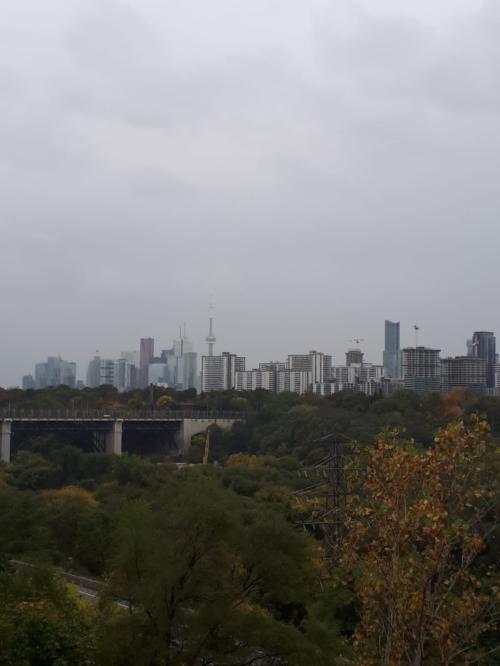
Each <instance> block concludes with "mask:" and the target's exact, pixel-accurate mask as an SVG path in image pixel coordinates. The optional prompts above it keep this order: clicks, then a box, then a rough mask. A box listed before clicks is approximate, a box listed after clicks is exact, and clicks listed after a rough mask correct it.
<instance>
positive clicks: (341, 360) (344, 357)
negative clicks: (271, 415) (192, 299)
mask: <svg viewBox="0 0 500 666" xmlns="http://www.w3.org/2000/svg"><path fill="white" fill-rule="evenodd" d="M214 321H216V317H214V312H213V309H212V308H210V313H209V318H208V322H209V324H208V327H209V330H210V331H212V327H213V328H215V327H216V325H217V324H216V323H214ZM394 328H396V330H397V338H398V342H400V329H401V325H400V322H393V321H391V320H387V319H386V320H385V321H384V335H383V337H384V343H383V346H382V348H381V349H380V350H379V356H380V358H378V356H377V355H375V356H374V357H372V356H370V355H368V354H367V353H366V348H365V346H364V345H365V342H366V341H365V340H364V339H359V338H352V339H350V340H348V344H347V345H346V346H345V348H344V352H343V353H341V354H340V355H336V354H331V353H330V355H329V356H328V358H331V359H332V364H333V366H345V365H346V363H347V365H349V363H350V362H358V359H357V358H354V356H357V355H358V353H361V357H360V358H361V359H362V360H361V362H362V363H363V362H364V363H367V364H369V365H376V366H384V360H385V353H384V346H385V345H386V344H387V340H388V338H387V335H388V331H390V330H392V329H394ZM402 330H403V332H404V322H403V327H402ZM411 330H412V334H413V342H408V343H405V337H404V335H403V336H402V337H401V340H402V342H400V350H401V351H403V349H404V348H414V347H415V342H416V341H417V337H416V333H415V331H416V330H418V335H419V336H420V333H421V327H420V326H417V325H415V324H414V325H412V326H411ZM178 331H179V337H178V338H177V337H174V338H171V340H172V345H173V347H174V348H175V347H176V345H179V344H180V345H181V348H182V341H183V340H186V343H187V344H188V349H187V350H186V351H189V352H194V356H195V357H198V361H197V367H198V371H199V372H200V371H201V369H202V358H203V357H205V356H209V355H210V353H211V351H212V352H213V353H214V355H215V356H219V355H220V354H222V353H225V352H228V353H231V354H234V353H236V355H239V356H242V357H243V358H244V359H245V361H246V365H247V369H250V368H258V367H259V366H260V365H262V364H265V363H268V362H273V359H274V361H276V360H278V361H284V360H286V359H287V358H291V356H293V355H296V354H297V353H299V354H304V353H305V350H306V349H313V346H312V345H305V346H303V347H302V349H301V350H297V349H296V350H294V351H290V349H289V348H288V349H287V348H286V347H283V348H282V349H281V350H280V351H279V352H278V353H277V354H275V355H274V356H272V355H267V356H262V357H259V358H257V359H255V360H254V359H253V358H251V357H250V356H249V355H248V354H246V353H245V350H239V349H238V345H237V344H236V345H230V346H229V347H228V348H224V349H223V348H219V346H218V344H217V339H216V338H215V337H213V338H210V335H209V336H205V338H204V340H203V342H202V343H200V344H201V348H199V347H197V346H196V343H194V344H193V342H194V341H193V339H192V338H191V337H190V336H188V335H187V325H186V323H185V322H184V323H183V325H182V326H180V325H179V326H178ZM214 333H215V331H214ZM389 335H391V333H389ZM476 335H480V336H481V335H485V334H484V332H480V333H479V334H478V333H476V332H475V333H474V336H476ZM486 335H492V336H493V348H494V339H495V332H494V331H493V332H492V333H486ZM471 336H472V333H467V334H466V335H465V336H464V338H463V345H462V349H460V350H459V351H458V352H457V353H456V354H452V353H448V352H447V350H446V347H445V345H440V350H439V351H440V358H441V359H447V358H455V357H456V358H460V357H463V356H465V355H466V354H467V353H469V352H470V353H472V354H473V355H475V354H476V352H475V351H474V350H475V349H476V350H477V349H478V348H479V347H478V343H477V342H476V343H475V344H474V345H471V341H472V340H473V338H472V337H471ZM214 341H215V342H214ZM135 344H136V347H137V348H136V349H135V350H132V351H126V352H124V351H121V352H118V351H116V349H115V351H114V352H112V353H111V354H108V355H106V354H102V353H100V351H99V350H95V353H94V356H93V357H90V358H89V359H87V360H85V361H84V362H83V366H82V367H79V365H78V362H76V367H77V373H76V380H77V381H78V382H83V384H86V383H88V381H87V380H88V371H89V368H90V366H91V363H92V358H94V359H96V358H100V359H102V360H103V361H107V360H108V359H115V360H118V359H122V360H124V359H127V360H129V361H131V359H130V356H131V355H135V356H136V361H135V363H136V368H137V381H138V385H139V387H141V386H142V387H144V386H145V385H147V384H145V383H144V379H143V378H141V377H144V376H147V372H148V370H147V368H148V365H149V363H150V362H151V360H153V359H156V360H157V361H159V360H160V356H162V355H163V354H164V353H165V352H164V350H166V348H167V347H168V345H170V342H168V340H166V339H164V338H162V339H158V338H155V337H154V336H148V337H147V338H140V339H139V340H138V341H136V343H135ZM214 344H215V349H214ZM285 344H286V343H285ZM143 345H146V348H147V353H146V355H147V356H148V361H147V362H146V361H145V360H144V359H143V360H141V350H142V349H143ZM418 346H419V347H421V348H428V349H431V348H432V347H433V346H435V345H428V344H427V343H426V341H425V340H422V336H420V337H419V338H418ZM131 347H132V345H129V349H131ZM211 347H212V349H211ZM318 348H319V347H318ZM235 350H236V352H235ZM355 350H357V351H355ZM172 351H173V350H172ZM329 352H330V350H329V349H324V351H323V352H322V353H324V354H329ZM177 353H178V352H177ZM181 353H182V352H181ZM308 353H309V352H308ZM352 354H354V356H352V358H350V356H351V355H352ZM48 358H49V360H50V358H54V359H57V358H60V359H61V358H62V356H61V355H60V354H59V355H57V356H56V355H53V354H52V355H50V354H49V355H48ZM71 362H72V363H73V364H75V361H71ZM37 363H40V359H37V361H36V362H35V363H34V366H33V367H34V368H35V369H36V365H37ZM142 363H145V366H144V367H145V372H146V375H141V365H142ZM89 364H90V365H89ZM493 365H494V362H493ZM386 370H387V368H386ZM32 374H33V375H34V371H33V370H28V371H27V372H26V373H22V375H21V377H27V376H30V375H32ZM493 374H494V371H493ZM386 376H388V377H389V376H391V372H390V371H389V373H388V374H387V372H386ZM494 382H495V379H494V376H493V384H490V386H493V385H494ZM18 385H20V381H19V380H18V382H17V384H12V385H11V386H18ZM0 386H2V381H1V377H0ZM4 386H5V387H7V386H8V385H7V384H5V385H4Z"/></svg>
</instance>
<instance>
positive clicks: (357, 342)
mask: <svg viewBox="0 0 500 666" xmlns="http://www.w3.org/2000/svg"><path fill="white" fill-rule="evenodd" d="M364 341H365V339H364V338H352V340H349V342H355V343H356V344H357V345H358V347H359V343H360V342H364Z"/></svg>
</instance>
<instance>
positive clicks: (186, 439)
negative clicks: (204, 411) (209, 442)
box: [175, 419, 234, 456]
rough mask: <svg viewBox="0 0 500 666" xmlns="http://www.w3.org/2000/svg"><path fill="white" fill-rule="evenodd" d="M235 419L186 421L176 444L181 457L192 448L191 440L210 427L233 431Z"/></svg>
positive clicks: (182, 422)
mask: <svg viewBox="0 0 500 666" xmlns="http://www.w3.org/2000/svg"><path fill="white" fill-rule="evenodd" d="M233 423H234V419H219V420H217V419H184V420H183V421H181V425H180V428H179V430H178V432H177V433H176V435H175V443H176V444H177V448H178V450H179V453H180V454H181V455H183V456H184V455H186V453H187V452H188V451H189V449H190V448H191V438H192V437H194V435H199V434H200V433H202V432H205V431H206V430H207V429H208V428H209V426H211V425H217V426H219V428H222V430H231V428H232V426H233Z"/></svg>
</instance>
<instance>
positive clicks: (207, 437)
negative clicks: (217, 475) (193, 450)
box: [203, 430, 210, 465]
mask: <svg viewBox="0 0 500 666" xmlns="http://www.w3.org/2000/svg"><path fill="white" fill-rule="evenodd" d="M209 451H210V430H207V431H206V433H205V450H204V452H203V464H204V465H208V454H209Z"/></svg>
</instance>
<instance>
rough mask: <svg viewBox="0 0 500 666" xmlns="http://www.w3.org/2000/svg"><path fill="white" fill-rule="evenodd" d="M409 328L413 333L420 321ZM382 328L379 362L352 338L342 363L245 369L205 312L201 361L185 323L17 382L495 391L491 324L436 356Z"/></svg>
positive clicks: (295, 360) (325, 359) (320, 391)
mask: <svg viewBox="0 0 500 666" xmlns="http://www.w3.org/2000/svg"><path fill="white" fill-rule="evenodd" d="M414 328H415V334H416V335H417V332H418V326H415V327H414ZM384 332H385V346H384V351H383V355H382V360H383V362H382V364H381V365H377V364H373V363H367V362H365V360H364V354H363V352H362V350H361V349H360V348H359V343H360V342H361V340H355V342H356V344H357V346H356V347H352V348H351V349H348V350H347V352H346V354H345V363H344V364H343V365H336V364H334V363H333V359H332V356H330V355H329V354H325V353H323V352H320V351H316V350H311V351H309V352H308V353H304V354H289V355H288V356H287V357H286V359H285V360H282V361H269V362H262V363H259V365H258V367H257V368H252V369H247V367H246V358H245V357H244V356H239V355H237V354H234V353H230V352H222V353H221V354H215V353H214V348H215V344H216V342H217V340H216V337H215V334H214V325H213V317H210V320H209V332H208V335H207V337H206V338H205V342H206V344H207V348H208V353H207V355H205V356H202V357H201V367H199V365H198V355H197V353H196V352H195V351H194V350H193V345H192V343H191V341H190V340H189V339H188V337H187V335H186V328H185V326H184V330H183V331H182V330H180V331H179V337H178V338H176V339H175V340H174V341H173V343H172V346H171V347H170V348H169V349H163V350H161V352H160V353H159V354H155V341H154V339H153V338H142V339H141V340H140V345H139V350H138V351H129V352H122V353H121V355H120V357H119V358H117V359H116V358H115V359H114V358H102V357H101V356H99V354H98V353H96V355H95V356H94V358H93V359H92V360H91V361H90V363H89V365H88V369H87V376H86V382H85V384H84V383H83V382H77V380H76V364H75V363H71V362H67V361H63V360H62V359H61V358H60V357H49V358H48V359H47V362H44V363H38V364H37V365H36V366H35V372H34V376H33V375H27V376H25V377H23V383H22V385H23V388H24V389H30V388H45V387H47V386H57V385H60V384H66V385H68V386H70V387H81V386H84V385H86V386H88V387H90V388H95V387H98V386H102V385H105V384H106V385H111V386H114V387H115V388H117V389H118V390H119V391H126V390H129V389H132V388H146V387H147V386H150V385H156V386H164V387H172V388H175V389H177V390H185V389H193V388H194V389H196V390H198V391H201V392H202V393H209V392H212V391H227V390H236V391H256V390H257V389H264V390H266V391H270V392H272V393H284V392H291V393H297V394H299V395H300V394H304V393H314V394H317V395H321V396H329V395H333V394H335V393H338V392H339V391H354V392H359V393H364V394H366V395H375V394H377V393H382V394H383V395H389V394H391V393H393V392H394V391H397V390H400V389H409V390H411V391H415V392H416V393H418V394H419V395H424V394H425V393H427V392H428V391H441V392H443V393H447V392H448V391H450V390H451V389H453V388H464V389H468V390H470V391H474V392H475V393H479V394H484V395H500V365H499V363H498V357H497V353H496V340H495V335H494V333H493V332H491V331H476V332H475V333H474V334H473V335H472V337H471V338H469V339H468V340H467V342H466V354H465V355H464V356H456V357H448V358H441V356H440V353H441V351H440V350H439V349H433V348H429V347H423V346H419V345H418V344H417V340H416V341H415V342H416V344H415V346H414V347H404V348H402V349H401V347H400V324H399V322H393V321H389V320H386V321H385V331H384Z"/></svg>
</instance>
